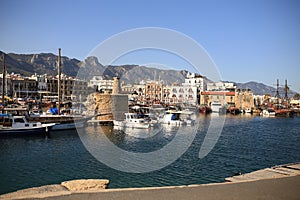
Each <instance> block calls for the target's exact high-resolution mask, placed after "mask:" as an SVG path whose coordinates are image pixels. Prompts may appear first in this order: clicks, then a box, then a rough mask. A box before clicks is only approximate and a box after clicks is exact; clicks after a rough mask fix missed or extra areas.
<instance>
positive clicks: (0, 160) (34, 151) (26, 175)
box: [0, 115, 300, 194]
mask: <svg viewBox="0 0 300 200" xmlns="http://www.w3.org/2000/svg"><path fill="white" fill-rule="evenodd" d="M210 120H211V116H210V115H208V116H202V115H201V116H200V117H199V121H200V124H199V129H198V130H197V134H196V137H195V139H194V140H193V143H192V144H191V146H190V147H189V148H188V150H187V151H186V152H185V153H184V154H183V155H182V156H181V157H180V158H179V159H178V160H176V161H175V162H173V163H172V164H170V165H168V166H167V167H165V168H162V169H160V170H157V171H153V172H148V173H127V172H122V171H118V170H115V169H112V168H110V167H108V166H106V165H105V164H103V163H101V162H99V161H98V160H97V159H95V158H94V157H93V156H92V155H91V154H90V153H89V151H88V150H87V149H86V148H85V146H84V144H83V143H82V141H81V139H80V137H79V135H78V133H77V131H76V130H72V131H57V132H53V133H51V136H50V137H48V138H45V137H42V136H30V137H28V136H27V137H5V138H0V177H1V178H0V194H3V193H7V192H12V191H16V190H19V189H24V188H29V187H36V186H42V185H48V184H58V183H60V182H62V181H66V180H73V179H89V178H104V179H109V180H110V184H109V188H124V187H151V186H169V185H189V184H201V183H214V182H223V181H224V179H225V178H226V177H229V176H233V175H235V174H237V173H247V172H251V171H254V170H258V169H262V168H266V167H271V166H274V165H280V164H285V163H292V162H299V161H300V153H299V152H300V146H299V144H300V117H294V118H262V117H258V116H245V115H237V116H231V115H227V117H226V120H225V124H224V127H223V130H222V133H221V135H220V137H219V139H218V141H217V143H216V145H215V147H214V148H213V149H212V151H211V152H210V153H209V154H208V155H207V156H206V157H204V158H202V159H200V158H199V150H200V147H201V145H202V143H203V140H204V137H205V135H206V132H207V129H208V126H209V123H210ZM84 131H85V132H86V133H87V134H90V135H97V134H105V135H106V136H107V137H108V138H109V139H110V140H111V141H112V142H113V143H115V144H116V145H117V146H118V147H120V148H122V149H125V150H128V151H133V152H151V151H154V150H157V149H159V148H161V147H163V146H164V145H166V144H168V143H169V142H171V141H172V139H173V138H174V136H175V135H176V134H177V133H178V132H177V131H178V129H176V128H169V129H163V130H161V132H160V133H159V134H157V135H154V136H153V137H149V138H143V137H135V136H130V135H127V134H125V133H124V132H122V131H119V130H113V129H112V128H111V127H102V128H100V127H94V126H89V127H86V128H85V129H84ZM144 131H146V130H144ZM105 150H106V149H105V146H103V151H105Z"/></svg>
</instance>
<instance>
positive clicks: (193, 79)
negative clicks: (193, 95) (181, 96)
mask: <svg viewBox="0 0 300 200" xmlns="http://www.w3.org/2000/svg"><path fill="white" fill-rule="evenodd" d="M206 82H207V81H206V77H204V76H201V75H199V74H195V73H190V72H188V73H187V75H186V78H185V81H184V83H183V84H182V85H187V86H192V87H193V86H196V87H197V88H198V91H205V90H206V89H207V83H206Z"/></svg>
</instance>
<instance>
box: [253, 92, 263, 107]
mask: <svg viewBox="0 0 300 200" xmlns="http://www.w3.org/2000/svg"><path fill="white" fill-rule="evenodd" d="M264 97H265V95H253V104H254V106H255V107H256V108H259V107H260V106H261V105H262V104H263V102H264Z"/></svg>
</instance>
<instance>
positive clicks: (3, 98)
mask: <svg viewBox="0 0 300 200" xmlns="http://www.w3.org/2000/svg"><path fill="white" fill-rule="evenodd" d="M5 71H6V69H5V54H4V53H3V54H2V74H3V77H2V108H3V110H4V104H5V103H4V102H5V93H4V90H5V78H6V73H5Z"/></svg>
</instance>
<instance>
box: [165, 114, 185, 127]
mask: <svg viewBox="0 0 300 200" xmlns="http://www.w3.org/2000/svg"><path fill="white" fill-rule="evenodd" d="M180 114H181V112H180V111H169V112H167V113H166V114H165V115H164V117H163V119H162V123H163V124H168V125H172V126H181V125H186V124H187V122H186V121H184V120H182V119H181V118H180Z"/></svg>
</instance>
